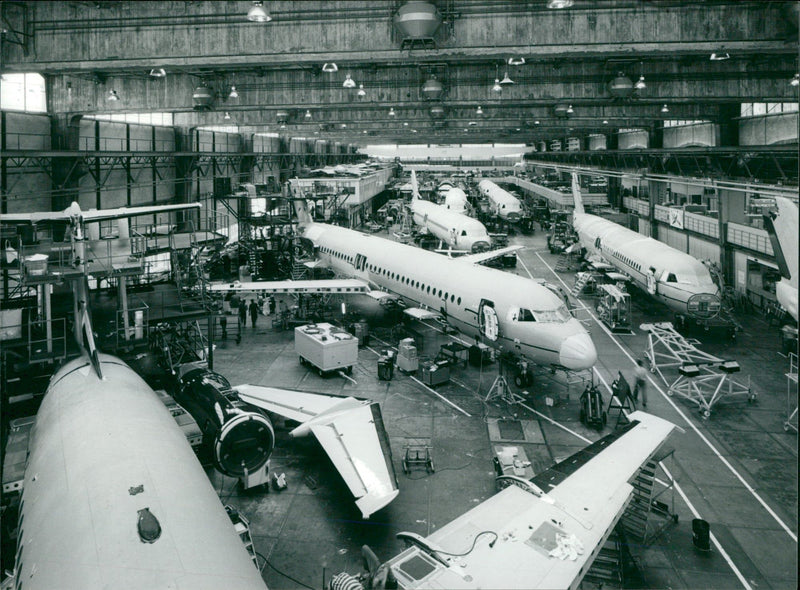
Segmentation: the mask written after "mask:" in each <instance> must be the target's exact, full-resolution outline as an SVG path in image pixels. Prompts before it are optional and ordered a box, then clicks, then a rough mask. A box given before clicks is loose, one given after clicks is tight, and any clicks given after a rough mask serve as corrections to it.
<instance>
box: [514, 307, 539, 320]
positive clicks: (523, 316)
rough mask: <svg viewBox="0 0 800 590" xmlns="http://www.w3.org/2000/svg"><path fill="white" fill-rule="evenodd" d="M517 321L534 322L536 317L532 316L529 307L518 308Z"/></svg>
mask: <svg viewBox="0 0 800 590" xmlns="http://www.w3.org/2000/svg"><path fill="white" fill-rule="evenodd" d="M517 321H519V322H535V321H536V318H535V317H533V313H532V312H531V310H530V309H520V310H519V316H517Z"/></svg>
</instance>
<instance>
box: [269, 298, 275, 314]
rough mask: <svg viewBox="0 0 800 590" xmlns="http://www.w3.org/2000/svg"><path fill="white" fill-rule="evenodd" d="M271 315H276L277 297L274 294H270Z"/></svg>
mask: <svg viewBox="0 0 800 590" xmlns="http://www.w3.org/2000/svg"><path fill="white" fill-rule="evenodd" d="M269 315H275V298H274V297H273V296H272V295H270V296H269Z"/></svg>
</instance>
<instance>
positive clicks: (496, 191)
mask: <svg viewBox="0 0 800 590" xmlns="http://www.w3.org/2000/svg"><path fill="white" fill-rule="evenodd" d="M478 189H479V190H480V191H481V194H482V195H484V196H485V197H486V198H487V199H489V203H490V205H491V209H492V213H494V214H495V215H497V216H498V217H500V218H502V219H506V220H508V221H510V222H512V223H513V222H516V221H519V218H520V216H521V215H522V203H520V200H519V199H518V198H517V197H515V196H514V195H512V194H511V193H509V192H508V191H506V190H503V189H501V188H500V187H499V186H497V185H496V184H495V183H493V182H492V181H491V180H481V181H480V182H479V183H478Z"/></svg>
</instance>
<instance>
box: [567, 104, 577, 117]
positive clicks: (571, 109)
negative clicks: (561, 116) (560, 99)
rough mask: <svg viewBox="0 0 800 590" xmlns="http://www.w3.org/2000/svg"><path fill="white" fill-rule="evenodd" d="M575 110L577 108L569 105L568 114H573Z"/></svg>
mask: <svg viewBox="0 0 800 590" xmlns="http://www.w3.org/2000/svg"><path fill="white" fill-rule="evenodd" d="M574 112H575V110H574V109H573V108H572V105H569V106H568V107H567V114H568V115H571V114H572V113H574Z"/></svg>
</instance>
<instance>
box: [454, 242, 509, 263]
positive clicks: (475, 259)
mask: <svg viewBox="0 0 800 590" xmlns="http://www.w3.org/2000/svg"><path fill="white" fill-rule="evenodd" d="M517 250H522V246H506V247H505V248H498V249H497V250H488V251H486V252H478V253H477V254H468V255H467V256H460V257H459V258H456V259H454V260H458V261H459V262H471V263H472V264H478V263H480V262H486V261H487V260H494V259H495V258H500V257H501V256H505V255H506V254H510V253H511V252H516V251H517Z"/></svg>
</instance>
